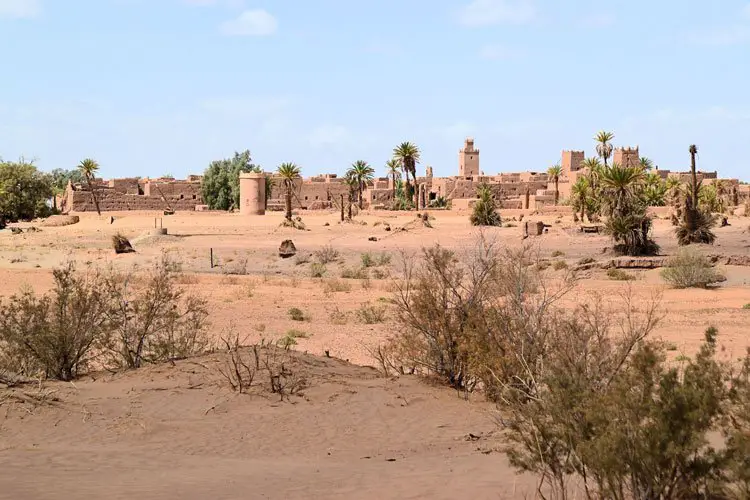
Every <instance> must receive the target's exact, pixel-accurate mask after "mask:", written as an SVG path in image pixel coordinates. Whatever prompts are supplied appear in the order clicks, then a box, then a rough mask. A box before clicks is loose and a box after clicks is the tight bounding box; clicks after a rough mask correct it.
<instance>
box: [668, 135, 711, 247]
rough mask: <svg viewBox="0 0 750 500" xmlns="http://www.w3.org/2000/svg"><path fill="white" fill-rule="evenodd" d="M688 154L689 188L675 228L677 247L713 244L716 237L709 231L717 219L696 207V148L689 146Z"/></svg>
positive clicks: (698, 183)
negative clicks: (680, 216) (678, 223)
mask: <svg viewBox="0 0 750 500" xmlns="http://www.w3.org/2000/svg"><path fill="white" fill-rule="evenodd" d="M688 151H689V152H690V186H689V187H688V193H687V195H686V196H685V210H684V211H683V214H682V223H681V224H680V225H679V226H677V229H676V230H675V233H676V235H677V243H678V244H679V245H690V244H691V243H708V244H713V242H714V241H715V240H716V235H715V234H714V233H713V231H711V229H712V228H713V227H714V226H715V225H716V221H717V217H716V216H714V215H713V214H711V213H710V212H709V211H705V210H701V209H700V207H699V206H698V203H699V197H700V188H701V183H700V182H698V173H697V171H696V167H695V157H696V156H697V154H698V147H697V146H696V145H695V144H691V145H690V147H689V148H688Z"/></svg>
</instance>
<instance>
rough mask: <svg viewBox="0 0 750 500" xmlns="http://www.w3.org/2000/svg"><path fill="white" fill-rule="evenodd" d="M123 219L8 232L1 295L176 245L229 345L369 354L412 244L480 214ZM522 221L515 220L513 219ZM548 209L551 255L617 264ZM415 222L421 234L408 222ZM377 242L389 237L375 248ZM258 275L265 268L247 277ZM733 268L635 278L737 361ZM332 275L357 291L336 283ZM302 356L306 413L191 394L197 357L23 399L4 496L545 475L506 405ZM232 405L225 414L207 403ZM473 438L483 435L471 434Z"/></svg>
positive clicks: (2, 457) (742, 248)
mask: <svg viewBox="0 0 750 500" xmlns="http://www.w3.org/2000/svg"><path fill="white" fill-rule="evenodd" d="M109 215H110V214H107V215H106V216H103V217H101V218H99V217H97V216H96V215H90V214H83V215H82V220H81V222H80V223H78V224H75V225H72V226H66V227H50V228H47V227H44V228H40V231H39V232H33V233H24V234H23V235H12V234H11V233H10V231H8V230H5V231H0V295H9V294H12V293H14V292H16V291H18V290H19V288H20V287H22V286H29V287H32V288H33V289H35V290H38V291H43V290H46V289H47V288H48V287H49V286H50V284H51V282H52V279H51V269H52V268H53V267H55V266H57V265H59V264H60V263H61V262H63V261H64V260H65V259H67V258H75V259H76V260H78V261H79V262H84V263H94V264H99V265H109V264H111V265H114V266H118V267H128V266H133V265H137V266H138V267H140V268H144V267H148V266H149V265H150V264H151V263H153V262H154V261H155V260H156V259H158V258H159V256H160V255H161V253H162V252H168V254H169V255H170V257H171V258H172V259H174V260H176V261H179V262H180V263H181V265H182V268H183V270H184V271H185V272H186V273H187V274H188V275H189V276H191V277H190V278H189V279H188V280H187V282H186V283H185V285H184V286H185V287H187V288H189V289H191V290H193V291H195V292H196V293H200V294H201V295H203V296H205V297H206V298H207V299H208V300H209V302H210V306H211V307H210V310H211V316H210V320H211V324H212V332H213V334H214V335H215V337H216V338H218V337H219V336H220V335H221V334H222V333H224V332H227V331H228V330H230V329H232V330H234V331H236V332H238V333H240V335H241V337H245V338H246V339H247V341H248V342H251V341H257V340H260V339H262V338H266V339H276V338H279V337H281V336H283V335H284V333H285V332H286V331H288V330H289V329H292V328H294V329H298V330H303V331H304V332H305V333H307V334H308V336H309V337H308V338H306V339H299V340H298V345H297V346H296V347H297V349H298V350H299V351H300V352H303V353H304V352H307V353H309V354H311V355H316V356H320V355H322V354H323V352H324V351H326V350H327V351H329V353H330V354H331V356H333V357H336V358H339V359H341V360H348V361H350V362H351V363H354V364H356V365H369V364H372V363H373V360H372V359H371V357H370V355H369V353H368V347H371V346H374V345H377V343H378V342H380V341H381V340H383V339H385V338H387V336H388V335H389V334H390V333H391V332H393V331H394V328H395V325H394V324H393V322H392V321H391V320H390V319H388V320H386V322H385V323H382V324H376V325H366V324H362V323H361V322H359V321H358V320H357V318H356V314H355V311H356V310H357V309H358V308H359V307H360V306H361V305H362V304H363V303H367V302H370V303H373V304H382V303H384V301H383V300H382V299H386V298H388V297H389V296H390V295H391V293H392V292H391V290H392V283H391V280H390V279H389V278H388V277H387V276H396V275H398V269H399V262H400V260H401V255H402V253H403V254H404V255H406V256H409V255H413V254H416V253H418V252H419V251H420V249H421V248H422V247H424V246H430V245H432V244H435V243H440V244H441V245H443V246H446V247H448V248H451V249H455V250H457V251H458V252H462V251H465V250H467V249H468V248H470V247H471V246H472V245H473V244H474V241H475V239H476V237H477V230H476V229H474V228H472V227H471V226H470V225H469V223H468V218H467V215H466V214H456V213H453V212H445V211H435V212H432V215H433V216H434V220H432V221H431V223H432V226H433V228H426V227H422V226H421V225H419V224H415V223H414V220H415V217H414V214H409V213H402V214H394V213H389V212H382V213H377V212H376V213H370V214H363V215H362V216H361V217H359V218H358V220H359V221H363V222H366V225H363V224H343V225H342V224H339V222H338V214H336V213H303V214H301V215H302V217H303V219H304V221H305V223H306V225H307V228H308V229H309V231H298V230H295V229H290V228H281V227H279V223H280V222H281V220H282V215H281V214H278V213H272V214H268V215H266V216H263V217H242V216H239V215H227V214H213V213H178V214H177V215H174V216H169V217H163V220H162V221H161V222H162V223H163V225H164V227H166V228H167V229H168V232H169V235H168V236H166V237H152V236H149V234H148V231H149V230H150V229H152V228H153V227H154V223H155V222H154V219H155V217H159V215H158V214H149V213H137V214H135V213H122V214H113V215H114V216H115V221H114V222H113V223H112V224H110V220H109ZM518 215H519V213H518V212H515V213H514V212H512V211H504V212H503V216H504V217H506V218H512V217H516V216H518ZM527 218H528V216H527ZM534 218H535V219H540V218H541V219H542V220H544V221H545V222H547V223H548V224H550V225H551V227H550V229H549V232H548V233H546V234H544V235H542V236H540V237H533V238H530V239H528V240H526V242H525V243H526V244H529V243H530V244H532V245H535V247H536V248H537V249H538V251H539V252H540V254H541V256H543V257H547V258H550V257H551V255H552V254H553V252H562V254H563V255H561V256H558V257H555V260H565V261H566V262H567V263H568V264H569V265H570V266H573V265H574V264H575V263H576V262H577V261H578V260H579V259H581V258H583V257H593V258H596V259H600V260H601V259H606V258H611V257H610V256H608V255H607V254H606V253H605V252H606V251H607V250H606V249H607V248H608V247H611V242H610V240H609V239H608V238H607V237H606V236H603V235H588V234H586V235H584V234H582V233H580V232H578V231H576V228H575V227H574V225H573V223H572V220H571V219H570V217H568V216H565V217H562V218H560V219H559V218H558V216H555V215H547V216H544V217H538V216H537V217H534ZM730 223H731V225H730V226H728V227H724V228H719V229H717V231H716V232H717V235H718V243H717V244H716V245H715V246H714V247H711V248H706V249H704V251H706V252H707V253H719V254H724V255H747V253H748V247H750V241H748V240H750V234H748V224H750V219H746V218H732V219H730ZM385 224H388V225H390V227H391V229H392V230H391V231H386V230H385ZM31 225H34V224H20V225H19V227H23V228H27V227H29V226H31ZM401 227H406V229H407V230H406V231H398V230H397V229H398V228H401ZM520 231H521V230H520V227H507V228H506V227H504V228H493V229H489V230H486V234H487V235H489V236H492V237H496V238H498V239H499V240H500V241H502V242H503V243H504V244H507V245H508V246H511V247H519V246H521V245H522V244H524V242H523V240H522V239H521V237H520ZM671 231H672V228H671V226H670V225H669V223H668V221H667V220H664V219H658V220H657V221H656V226H655V236H656V240H657V242H658V243H659V244H660V245H661V246H662V250H663V253H665V254H667V255H669V254H673V253H674V252H675V251H676V243H675V241H674V238H673V236H672V234H671ZM116 232H122V233H123V234H125V235H126V236H127V237H128V238H130V239H131V241H132V242H133V244H134V247H135V248H136V250H137V253H135V254H129V255H120V256H115V255H114V253H113V251H112V250H111V247H110V238H111V236H112V235H113V234H114V233H116ZM373 236H374V237H376V238H377V241H370V238H371V237H373ZM284 239H292V240H293V241H294V243H295V245H296V247H297V249H298V255H303V256H304V255H310V254H312V253H314V252H315V251H317V250H320V249H321V248H323V247H324V246H326V245H331V246H332V247H333V248H335V249H336V250H337V251H338V252H339V258H338V261H336V262H332V263H329V264H327V265H326V274H325V277H324V278H323V279H319V278H315V279H314V278H311V277H310V264H309V263H301V264H300V263H298V260H300V259H295V258H291V259H281V258H279V257H278V253H277V250H278V246H279V244H280V242H281V241H282V240H284ZM210 249H213V254H214V258H215V262H216V263H217V265H216V267H214V268H213V269H211V267H210V261H209V253H210ZM363 253H370V254H372V255H373V256H375V257H377V256H380V255H381V254H387V255H389V256H390V257H391V260H390V263H387V264H384V265H381V266H377V269H378V270H377V271H374V270H373V269H375V268H371V269H370V275H371V278H370V279H369V280H351V279H341V277H340V276H341V273H342V271H344V270H345V269H347V268H348V269H353V268H356V267H358V266H359V264H360V262H361V255H362V254H363ZM407 258H411V257H407ZM301 260H304V259H301ZM240 268H245V269H246V271H247V274H246V275H239V276H238V275H233V274H229V273H232V272H237V270H238V269H240ZM725 271H726V274H727V277H728V280H727V281H726V282H725V283H723V284H722V285H721V286H720V287H719V288H717V289H714V290H672V289H668V288H667V287H666V286H665V285H664V283H663V282H662V280H661V278H660V276H659V271H658V270H649V271H633V272H632V273H633V274H634V275H635V276H636V278H637V279H636V280H635V281H633V282H631V284H630V286H631V287H632V291H633V293H634V294H635V296H636V297H637V298H638V299H641V300H647V299H648V298H649V297H651V296H652V295H653V294H661V311H662V313H663V315H664V319H663V321H662V322H661V323H660V325H659V327H658V328H657V331H656V335H657V336H659V337H662V338H663V339H665V340H667V341H669V342H671V343H672V344H673V345H674V346H675V347H676V351H675V352H676V353H680V352H683V353H686V354H691V353H693V352H694V351H695V349H696V347H697V345H698V343H699V342H700V340H701V339H702V336H703V330H704V329H705V328H706V327H707V326H709V325H714V326H716V327H718V328H719V332H720V343H721V345H722V346H723V348H724V351H723V353H722V356H723V357H725V358H726V359H732V358H736V357H737V356H739V355H740V354H741V353H742V352H743V351H744V350H745V349H746V348H747V347H748V345H750V342H748V334H747V327H746V325H747V322H748V320H749V319H750V310H744V309H743V308H742V306H743V305H744V304H747V303H750V286H749V285H748V284H749V283H750V267H735V266H732V267H727V268H725ZM376 274H377V276H379V277H375V275H376ZM332 280H338V282H339V283H346V284H347V285H348V288H349V289H348V290H346V291H331V290H330V282H331V281H332ZM625 286H627V285H625V284H623V283H622V282H616V281H611V280H609V279H608V278H607V276H606V274H605V273H604V271H601V270H592V271H588V272H586V273H585V274H584V277H583V279H582V280H581V281H580V282H579V283H578V285H577V287H576V289H575V290H574V291H573V293H571V294H570V295H569V297H568V299H569V301H571V302H575V301H585V300H591V299H592V298H594V297H596V296H600V297H609V298H615V297H617V294H618V292H620V291H622V290H623V288H624V287H625ZM327 287H328V288H329V289H327ZM613 300H616V299H613ZM291 307H297V308H300V309H302V310H303V311H304V313H305V314H306V315H307V316H308V317H309V319H308V321H305V322H295V321H292V320H291V319H290V318H289V315H288V310H289V308H291ZM332 313H335V314H334V315H333V316H335V318H334V317H332ZM341 313H343V314H341ZM342 317H344V318H345V321H343V320H342V319H341V318H342ZM301 359H304V360H306V361H305V363H308V364H311V366H312V365H315V366H313V368H314V369H313V368H310V369H311V370H312V371H313V372H314V376H315V377H317V380H318V381H319V383H317V384H313V385H312V386H311V388H310V389H309V390H307V391H306V392H305V397H304V398H298V400H297V401H295V404H290V403H278V402H276V401H272V400H271V399H269V398H268V397H252V396H247V397H232V395H231V394H230V393H229V391H228V390H226V389H225V388H223V387H222V386H221V385H220V384H218V383H215V384H214V383H213V382H211V381H210V380H209V381H208V382H206V383H205V384H204V385H201V387H200V388H193V389H190V388H188V387H189V386H190V385H191V384H194V382H191V380H193V379H196V380H197V379H201V377H203V378H206V377H208V379H210V377H211V375H210V374H209V373H204V371H205V370H204V369H203V368H200V367H198V368H199V369H197V368H196V367H197V366H198V365H195V364H193V365H190V362H188V361H186V362H181V363H178V365H177V366H176V367H171V366H164V367H151V368H148V369H147V370H143V371H139V372H137V373H127V374H121V375H118V376H115V377H111V376H106V377H101V378H97V380H92V379H90V378H87V379H85V380H82V381H79V382H76V385H75V387H72V386H70V385H61V384H52V386H53V387H54V388H55V390H58V391H60V393H61V394H64V396H65V397H64V398H62V399H63V404H61V406H60V407H59V408H57V407H49V408H37V409H35V410H34V411H33V412H32V413H31V414H30V413H28V412H27V411H25V410H23V409H21V408H15V409H14V410H13V411H12V412H10V413H6V414H5V416H4V420H2V418H3V417H0V450H1V451H0V471H2V472H0V498H40V499H41V498H53V497H56V496H58V494H59V492H60V491H66V492H68V496H71V495H70V493H72V497H74V498H82V497H89V498H98V497H108V498H119V497H124V496H133V495H137V496H139V497H142V498H175V497H182V498H190V499H192V498H196V499H197V498H355V497H356V498H375V497H379V498H456V497H459V498H460V497H467V495H468V496H470V497H472V498H519V497H521V496H522V493H523V492H526V493H529V492H531V491H532V490H529V489H528V488H531V487H532V486H531V483H530V482H529V479H528V478H523V477H517V476H515V474H514V473H513V471H512V470H511V469H510V468H509V466H508V464H507V462H506V461H505V459H504V457H503V455H502V454H501V453H495V452H492V453H486V452H487V451H490V450H493V449H495V448H496V447H497V446H498V445H500V444H501V441H500V440H499V439H498V437H497V436H492V435H491V434H490V433H491V432H492V430H493V429H494V428H495V426H494V424H493V421H492V418H491V412H490V410H491V408H489V407H487V406H486V405H484V404H482V403H481V402H478V401H472V402H466V401H463V400H460V399H459V398H458V397H457V396H456V394H455V393H453V392H451V391H448V390H444V389H440V388H434V387H429V386H427V385H425V384H423V383H421V382H419V381H416V380H413V379H410V378H404V379H401V380H398V381H388V380H383V379H380V378H377V377H376V375H375V374H374V373H373V372H372V370H370V369H367V368H362V367H357V366H352V365H349V364H346V363H345V362H344V361H341V362H339V361H335V360H328V359H324V358H314V357H304V358H301ZM321 359H322V360H321ZM208 362H212V361H211V359H209V360H208V361H207V362H206V363H208ZM206 363H203V364H206ZM196 370H197V371H196ZM404 398H405V400H406V401H408V403H404ZM217 401H220V404H219V406H217V407H216V410H215V411H210V412H208V414H204V412H205V411H206V409H207V408H210V407H212V406H214V405H215V404H216V402H217ZM0 410H2V408H1V407H0ZM87 415H88V416H87ZM469 433H472V434H474V435H481V436H482V438H481V439H480V440H479V441H477V442H475V441H466V436H467V435H468V434H469ZM366 456H369V457H370V458H363V457H366ZM390 458H395V459H396V461H395V462H389V461H387V459H390ZM469 472H471V474H469ZM9 477H16V478H20V479H17V480H15V481H12V482H11V481H9V480H8V478H9ZM8 488H10V489H8ZM529 494H530V493H529ZM532 496H533V495H532Z"/></svg>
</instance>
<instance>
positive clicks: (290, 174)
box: [276, 163, 300, 222]
mask: <svg viewBox="0 0 750 500" xmlns="http://www.w3.org/2000/svg"><path fill="white" fill-rule="evenodd" d="M276 173H278V175H279V177H281V183H282V184H283V186H284V188H285V190H286V220H288V221H290V222H291V220H292V193H293V191H294V181H295V180H296V179H299V177H300V169H299V167H298V166H297V165H296V164H294V163H282V164H281V165H279V168H278V169H277V170H276Z"/></svg>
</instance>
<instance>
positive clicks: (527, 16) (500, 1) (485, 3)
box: [459, 0, 537, 27]
mask: <svg viewBox="0 0 750 500" xmlns="http://www.w3.org/2000/svg"><path fill="white" fill-rule="evenodd" d="M536 13H537V12H536V8H535V7H534V4H533V3H532V2H531V0H473V1H472V2H471V3H469V4H468V5H466V6H465V7H464V8H463V9H462V11H461V13H460V16H459V22H460V23H461V24H463V25H464V26H471V27H475V26H490V25H494V24H502V23H508V24H525V23H528V22H529V21H531V20H533V19H534V17H536Z"/></svg>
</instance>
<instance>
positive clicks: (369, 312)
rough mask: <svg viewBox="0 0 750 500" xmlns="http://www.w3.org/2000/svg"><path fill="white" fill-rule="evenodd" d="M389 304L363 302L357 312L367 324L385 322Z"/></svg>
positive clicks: (360, 319) (359, 318)
mask: <svg viewBox="0 0 750 500" xmlns="http://www.w3.org/2000/svg"><path fill="white" fill-rule="evenodd" d="M387 311H388V308H387V306H384V305H376V304H369V303H367V304H362V305H361V306H360V307H359V309H357V311H356V312H355V315H356V316H357V319H358V320H359V321H360V322H361V323H364V324H366V325H374V324H376V323H383V322H384V321H385V318H386V312H387Z"/></svg>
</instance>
